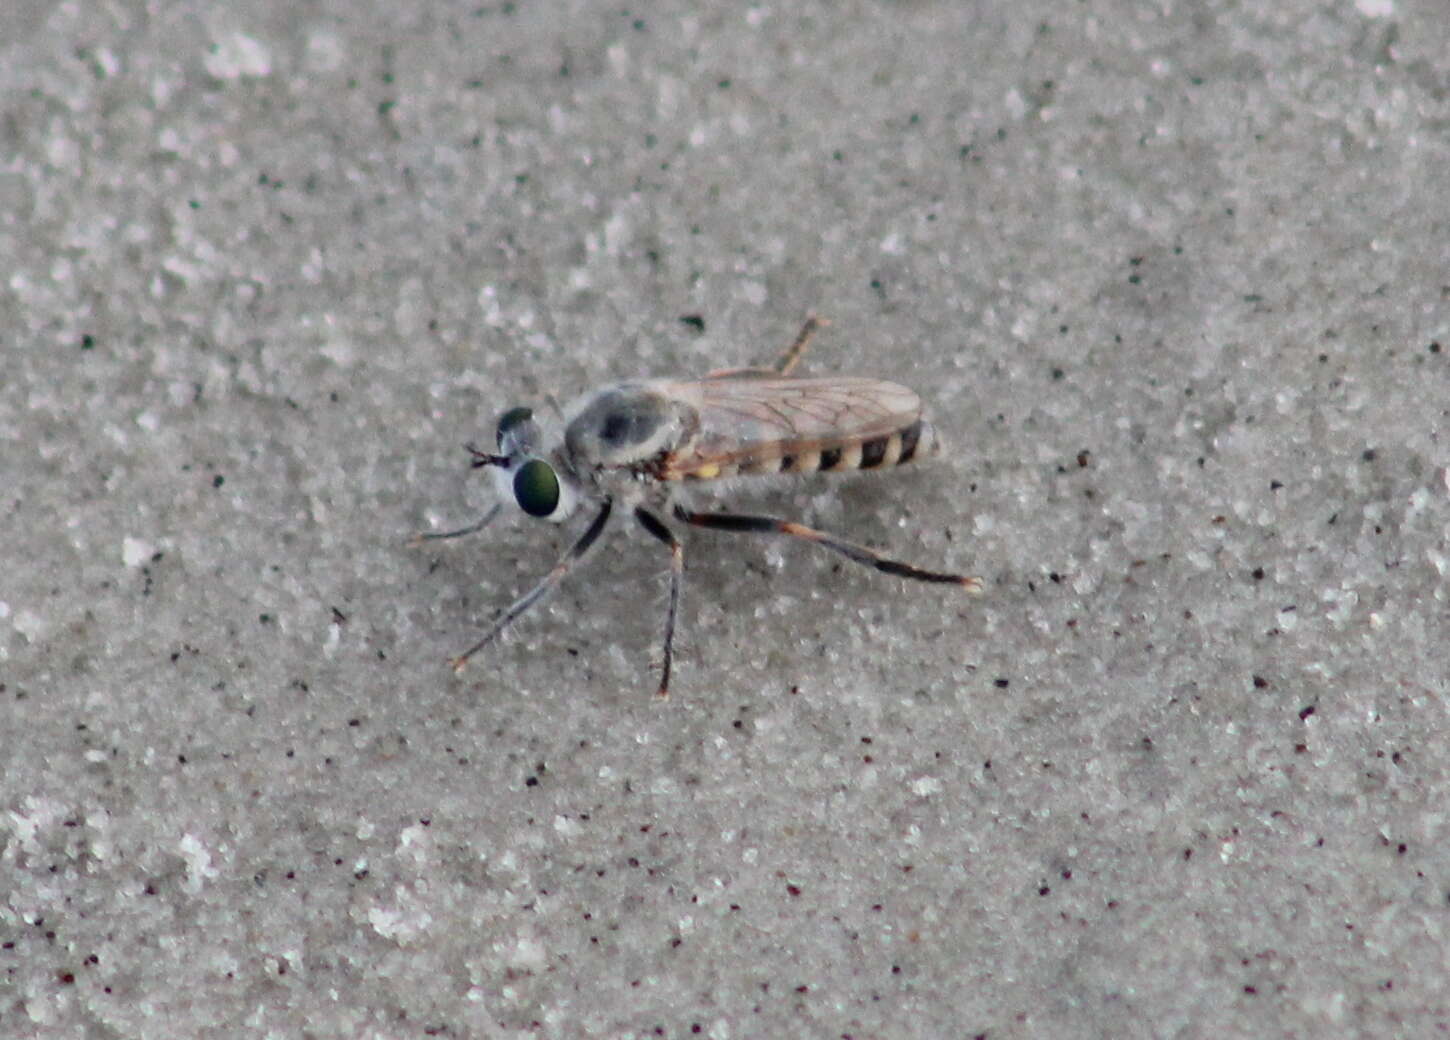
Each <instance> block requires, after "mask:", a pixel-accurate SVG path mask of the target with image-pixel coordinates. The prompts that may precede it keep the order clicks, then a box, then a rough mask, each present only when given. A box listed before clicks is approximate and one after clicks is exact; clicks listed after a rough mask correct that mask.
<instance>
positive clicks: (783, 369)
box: [774, 314, 830, 376]
mask: <svg viewBox="0 0 1450 1040" xmlns="http://www.w3.org/2000/svg"><path fill="white" fill-rule="evenodd" d="M829 324H830V322H829V321H827V320H826V319H825V318H818V317H816V316H815V315H814V314H812V315H811V316H810V317H809V318H807V319H806V322H805V324H804V325H802V326H801V330H800V331H799V332H797V333H796V337H795V342H793V343H792V344H791V345H790V346H789V347H787V348H786V351H785V353H784V354H782V355H781V356H780V360H779V361H777V362H776V363H775V369H774V371H775V374H776V375H778V376H788V375H790V372H791V369H793V368H795V366H796V365H797V364H798V363H799V362H800V359H801V355H802V354H804V353H805V352H806V347H808V346H809V345H810V342H811V338H812V337H813V336H815V334H816V331H817V330H818V329H820V328H823V327H824V326H826V325H829Z"/></svg>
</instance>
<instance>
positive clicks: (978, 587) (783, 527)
mask: <svg viewBox="0 0 1450 1040" xmlns="http://www.w3.org/2000/svg"><path fill="white" fill-rule="evenodd" d="M675 516H677V517H679V518H680V519H681V520H683V521H684V522H685V523H687V524H694V525H695V526H696V527H707V528H710V529H712V530H716V531H737V532H743V533H746V534H785V535H790V536H791V537H792V538H801V539H804V540H805V541H807V542H814V543H815V544H816V545H819V546H822V547H824V548H826V549H829V550H831V551H832V552H834V553H840V554H841V555H842V556H844V557H846V559H848V560H854V561H855V562H856V563H859V564H862V565H863V566H866V567H874V568H875V569H876V570H878V571H883V572H885V573H886V574H894V575H896V576H897V577H898V578H911V579H913V580H914V581H930V582H937V583H939V584H943V585H958V586H960V587H961V588H964V589H966V590H967V591H968V592H981V591H982V579H981V578H973V577H968V576H966V575H963V574H944V573H941V572H939V571H925V570H922V569H921V568H920V567H913V566H912V565H911V564H909V563H902V562H901V561H900V560H892V559H888V558H887V557H885V556H882V555H881V554H880V553H878V552H876V551H875V550H872V549H868V548H866V547H865V546H864V545H857V544H855V543H854V542H848V541H846V540H845V539H842V538H837V537H836V536H835V535H833V534H827V533H826V532H825V531H817V530H816V529H815V528H813V527H807V526H806V525H805V524H798V523H795V522H794V521H792V520H780V519H777V518H776V517H773V516H745V515H741V514H738V513H696V512H692V511H691V510H688V509H685V508H684V507H683V506H676V507H675Z"/></svg>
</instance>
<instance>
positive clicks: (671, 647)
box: [634, 506, 685, 697]
mask: <svg viewBox="0 0 1450 1040" xmlns="http://www.w3.org/2000/svg"><path fill="white" fill-rule="evenodd" d="M634 515H635V517H636V518H637V519H638V520H639V522H640V526H641V527H643V528H644V529H645V530H646V531H648V532H649V533H650V534H652V535H654V536H655V537H656V538H658V539H659V540H660V541H662V542H664V543H665V544H666V545H668V546H669V547H670V610H669V613H668V614H666V615H665V649H664V663H663V665H662V666H661V674H660V688H659V690H658V691H656V696H658V697H668V696H669V695H670V666H671V664H672V663H673V661H674V657H675V619H676V618H677V617H678V616H679V613H680V588H681V586H682V585H683V584H684V580H685V547H684V546H683V545H681V544H680V540H679V539H678V538H676V537H675V534H674V532H673V531H671V530H670V529H669V528H668V527H666V526H665V522H664V521H663V520H661V519H660V518H659V517H657V516H655V515H654V514H653V513H651V512H650V511H649V510H647V509H645V508H644V507H642V506H641V507H639V508H637V509H636V510H635V511H634Z"/></svg>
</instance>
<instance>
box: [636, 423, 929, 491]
mask: <svg viewBox="0 0 1450 1040" xmlns="http://www.w3.org/2000/svg"><path fill="white" fill-rule="evenodd" d="M938 447H939V445H938V442H937V437H936V429H935V428H934V427H933V426H932V425H931V423H929V422H927V421H926V420H925V419H921V418H918V419H915V420H913V421H912V422H910V423H909V424H907V425H905V426H903V427H902V428H901V429H899V430H893V431H892V432H890V433H884V434H874V435H872V436H868V437H840V438H834V439H830V438H822V439H819V440H813V441H810V442H806V443H802V442H795V443H792V442H789V441H780V442H775V443H769V444H757V445H754V446H753V447H752V450H749V451H745V452H740V453H733V452H722V453H720V454H719V455H717V456H715V457H714V458H711V457H709V456H708V455H706V456H705V457H703V458H702V457H696V458H695V459H693V460H692V462H693V464H692V465H679V466H673V467H672V466H670V465H669V464H668V463H666V466H665V467H664V473H663V474H662V476H663V478H664V479H666V480H721V479H724V478H727V477H736V476H740V477H745V476H757V475H759V476H764V475H769V474H774V473H799V474H807V473H841V472H845V471H847V470H854V469H886V468H889V467H891V466H901V465H904V464H906V463H908V462H911V461H913V460H914V459H923V458H928V457H930V456H932V455H935V454H936V452H937V450H938Z"/></svg>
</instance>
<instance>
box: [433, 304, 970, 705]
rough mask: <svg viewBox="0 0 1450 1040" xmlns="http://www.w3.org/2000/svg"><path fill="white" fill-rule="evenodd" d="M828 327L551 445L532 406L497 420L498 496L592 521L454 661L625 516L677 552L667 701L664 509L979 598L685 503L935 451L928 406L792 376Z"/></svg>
mask: <svg viewBox="0 0 1450 1040" xmlns="http://www.w3.org/2000/svg"><path fill="white" fill-rule="evenodd" d="M823 324H825V322H824V321H822V320H821V319H817V318H810V319H809V320H807V321H806V323H805V325H804V327H802V329H801V331H800V334H799V335H798V336H797V337H796V339H795V342H794V343H792V344H791V346H790V348H789V349H788V350H786V352H785V354H784V356H782V357H781V359H780V360H779V361H778V362H776V364H775V365H774V367H772V368H741V369H730V370H726V371H720V372H712V373H710V374H709V375H707V376H705V377H704V378H703V379H694V380H672V379H651V380H641V381H635V382H628V383H616V384H615V385H613V386H606V387H604V388H603V389H600V390H596V391H594V392H593V393H591V394H588V395H586V396H585V397H583V398H581V399H580V400H578V401H576V402H575V403H574V404H573V405H572V406H571V407H570V408H568V409H567V410H566V411H565V415H564V418H565V425H564V431H563V436H562V438H561V439H559V441H558V443H551V444H548V445H546V444H545V443H544V440H543V437H542V435H541V433H540V429H539V425H538V424H537V423H536V422H535V420H534V414H533V412H532V411H531V410H530V409H528V408H511V409H509V410H508V411H506V412H504V414H503V416H502V417H501V418H500V419H499V421H498V431H497V438H496V439H497V445H496V446H497V454H495V453H492V452H486V451H481V450H479V449H478V448H476V447H474V446H473V445H468V446H467V447H468V451H469V453H470V454H471V455H472V457H473V468H475V469H487V470H489V472H490V473H492V474H493V478H494V483H495V485H496V487H497V489H498V493H499V497H500V498H501V499H503V500H509V499H512V500H513V501H514V502H516V503H518V506H519V508H520V509H522V510H523V511H524V512H525V513H528V514H529V515H530V516H535V517H540V518H542V519H545V520H552V521H554V522H556V523H558V522H561V521H563V520H566V519H568V518H569V517H570V516H571V515H573V513H574V512H575V511H576V510H577V509H578V508H579V507H580V506H581V505H583V504H585V503H590V504H592V508H593V509H594V518H593V519H592V520H591V521H590V522H589V526H588V527H587V528H585V530H584V533H583V534H582V535H580V536H579V539H578V541H576V542H575V543H574V544H573V546H571V547H570V549H569V551H568V552H566V553H565V554H564V555H563V557H561V558H560V560H559V562H558V563H556V564H554V567H553V569H552V570H550V571H549V573H548V574H546V575H545V576H544V578H543V580H541V581H540V582H539V583H538V584H537V585H535V586H534V587H533V588H532V589H530V590H529V591H528V592H526V593H524V594H523V595H522V596H520V597H519V598H518V599H517V600H515V601H514V602H513V604H512V605H510V606H509V607H508V608H507V609H506V610H504V611H503V613H501V614H500V615H499V616H498V618H497V619H495V621H494V623H493V625H492V627H490V628H489V629H488V631H487V632H485V633H484V634H483V637H482V638H480V639H479V640H478V642H476V643H474V644H473V646H471V647H469V648H468V649H467V650H466V651H464V652H463V653H462V654H461V655H459V656H458V657H456V658H454V659H453V662H452V663H453V668H454V670H455V671H462V669H463V667H464V666H465V665H466V664H467V663H468V659H469V658H471V657H472V656H473V655H474V654H476V653H478V652H479V651H480V650H482V649H483V648H484V647H486V646H488V644H489V643H491V642H493V641H494V639H496V638H497V637H498V636H499V634H500V633H501V632H503V631H504V629H506V628H508V627H509V625H511V624H513V623H514V622H515V621H517V620H518V619H519V617H520V616H522V615H523V614H524V613H525V612H526V611H527V610H529V608H531V607H533V606H534V605H535V604H536V603H538V602H539V601H540V600H542V599H543V598H544V597H545V596H547V595H548V594H549V593H550V592H552V591H553V590H554V588H555V587H556V586H557V585H558V584H559V583H560V582H561V581H563V580H564V577H565V576H566V575H567V574H568V573H569V571H570V570H572V569H573V568H574V566H575V565H577V564H578V563H579V562H580V561H581V560H583V559H584V558H585V557H586V556H587V555H588V554H589V552H590V550H591V549H593V548H594V547H595V546H596V545H597V544H599V542H600V537H601V536H602V535H603V534H604V532H605V529H606V528H608V527H609V524H610V519H611V518H612V517H613V516H614V514H615V509H616V507H618V508H619V509H620V511H621V513H622V512H623V511H625V510H630V511H632V512H633V513H634V517H635V519H636V520H637V521H638V522H639V524H640V525H641V526H642V527H643V528H644V529H645V530H646V531H648V532H649V533H650V535H652V536H653V537H654V538H656V539H658V540H659V541H660V542H662V543H663V544H664V545H665V546H666V547H668V548H669V551H670V600H669V608H668V611H667V613H666V614H665V638H664V652H663V660H662V662H661V673H662V674H661V676H660V686H659V696H661V697H667V696H669V689H670V670H671V665H672V663H673V660H674V641H675V619H676V618H677V617H678V615H679V610H680V589H681V585H682V584H683V578H684V567H685V555H684V546H683V545H682V544H681V542H680V540H679V539H678V538H677V537H676V536H675V534H674V532H673V531H672V530H671V529H670V528H669V526H667V525H666V523H665V521H664V520H663V519H662V516H663V515H664V514H668V515H672V516H673V517H674V518H675V519H676V520H679V521H681V522H683V523H686V524H691V525H694V526H696V527H706V528H713V529H714V530H717V531H743V532H748V533H752V534H784V535H789V536H791V537H792V538H801V539H804V540H805V541H808V542H814V543H815V544H817V545H820V546H823V547H824V548H827V549H830V550H831V551H832V552H837V553H840V554H841V555H842V556H845V557H846V558H847V559H850V560H854V561H855V562H857V563H860V564H864V565H865V566H867V567H874V568H876V569H877V570H878V571H885V572H886V573H887V574H895V575H897V576H898V577H902V578H913V579H915V580H917V581H929V582H939V583H942V584H947V585H957V586H959V587H961V588H963V589H966V590H968V591H969V592H980V591H981V588H982V582H981V579H980V578H971V577H965V576H963V575H959V574H943V573H939V572H936V571H926V570H921V569H920V568H918V567H913V566H912V565H910V564H907V563H901V562H900V561H897V560H891V559H887V558H886V557H884V556H882V555H880V554H879V553H877V552H874V551H872V550H871V549H867V548H865V547H864V546H860V545H855V544H853V543H851V542H847V541H844V540H842V539H840V538H837V537H836V536H835V535H831V534H827V533H826V532H824V531H817V530H815V529H813V528H810V527H806V526H805V525H804V524H798V523H794V522H792V521H789V520H778V519H776V518H775V517H770V516H748V515H743V514H737V513H715V512H696V511H695V510H693V509H690V508H688V507H686V506H685V505H684V504H683V503H680V502H677V501H675V497H676V496H675V491H676V489H677V488H678V486H679V485H681V484H689V483H691V482H695V481H706V480H722V479H725V478H727V477H746V476H755V475H758V474H759V475H765V474H778V473H791V474H807V473H817V472H821V473H825V472H840V471H844V470H855V469H884V468H887V467H891V466H899V465H902V464H904V463H907V462H912V461H914V460H917V459H923V458H926V457H928V456H931V455H934V454H936V452H937V451H938V442H937V438H936V432H935V430H934V429H933V428H932V426H931V424H930V423H929V422H927V420H926V419H925V418H924V417H923V415H922V407H921V399H920V398H919V397H917V395H916V394H915V393H913V392H912V391H911V390H908V389H907V388H906V387H904V386H898V385H897V384H895V383H888V382H885V381H884V380H880V379H864V378H858V377H851V376H827V377H824V378H819V379H801V378H797V377H793V376H792V375H791V371H792V370H793V369H794V368H795V366H796V364H797V362H799V361H800V358H801V355H802V354H803V353H804V352H805V348H806V344H807V343H808V342H809V341H810V339H811V336H812V334H813V333H814V332H815V331H816V329H817V328H819V327H820V326H821V325H823ZM501 508H502V506H501V505H499V504H496V505H494V506H493V507H492V508H491V509H490V510H489V511H488V512H487V513H486V514H485V515H484V517H483V519H481V520H480V521H479V522H478V523H476V524H472V525H470V526H468V527H465V528H461V529H460V530H457V531H447V532H443V533H439V534H424V535H419V536H418V540H420V541H421V540H425V539H438V538H456V537H458V536H460V535H465V534H471V533H473V532H475V531H478V530H480V529H482V528H483V527H484V526H485V525H486V524H488V522H489V521H491V520H492V519H493V518H494V517H495V516H497V515H498V512H499V510H500V509H501Z"/></svg>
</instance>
